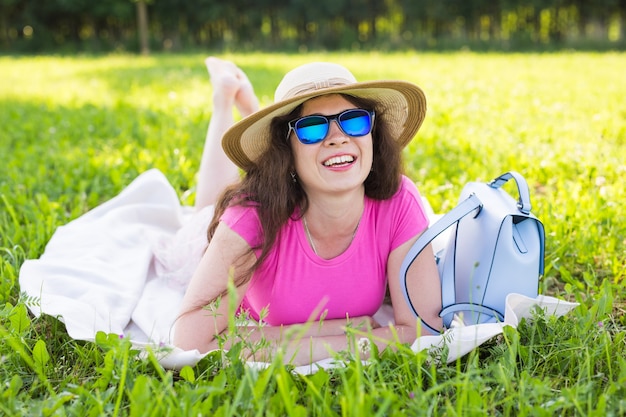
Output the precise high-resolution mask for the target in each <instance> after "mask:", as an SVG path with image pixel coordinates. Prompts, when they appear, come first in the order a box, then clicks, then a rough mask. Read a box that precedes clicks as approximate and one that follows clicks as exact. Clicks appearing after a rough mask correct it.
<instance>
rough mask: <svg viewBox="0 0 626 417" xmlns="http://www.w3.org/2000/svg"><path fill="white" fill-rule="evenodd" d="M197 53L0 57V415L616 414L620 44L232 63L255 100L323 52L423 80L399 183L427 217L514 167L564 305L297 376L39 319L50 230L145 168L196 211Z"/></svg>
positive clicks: (375, 72)
mask: <svg viewBox="0 0 626 417" xmlns="http://www.w3.org/2000/svg"><path fill="white" fill-rule="evenodd" d="M203 58H204V57H203V56H201V55H158V56H153V57H135V56H127V55H111V56H104V57H90V56H79V57H51V56H41V57H0V80H2V81H1V82H0V167H1V168H0V302H1V306H2V307H0V308H1V309H0V338H2V340H3V341H2V343H1V344H0V415H7V416H13V415H15V416H21V415H59V416H64V415H77V416H95V415H120V416H126V415H129V416H138V415H155V416H161V415H216V416H221V415H224V416H225V415H229V416H235V415H236V416H240V415H323V416H335V415H336V416H345V415H359V416H360V415H485V414H488V415H520V416H523V415H531V416H537V415H546V416H553V415H590V416H593V415H597V416H607V415H626V399H625V398H626V315H625V314H624V311H625V309H626V304H625V299H626V297H625V291H624V290H623V287H624V282H625V275H626V249H625V248H626V221H625V220H624V218H625V217H626V209H625V208H624V203H625V202H626V191H625V188H626V187H625V186H624V181H623V178H624V177H625V175H626V162H624V161H626V77H624V75H623V69H624V68H626V54H620V53H603V54H594V53H574V52H571V53H557V54H474V53H465V52H463V53H461V52H459V53H450V54H431V53H429V54H421V53H416V52H414V53H403V54H383V53H375V54H365V53H362V54H349V55H346V54H324V55H279V54H246V55H229V56H228V58H231V59H234V60H235V61H236V62H237V63H238V64H239V65H240V66H241V67H242V68H243V69H244V70H245V71H246V72H247V73H248V74H249V76H250V78H251V80H252V82H253V84H254V85H255V87H256V91H257V94H258V95H259V97H260V98H261V101H262V103H263V104H269V103H271V100H272V97H273V91H274V88H275V86H276V85H277V83H278V82H279V80H280V77H281V76H282V74H283V73H284V72H285V71H287V70H288V69H290V68H292V67H294V66H296V65H298V64H300V63H304V62H307V61H311V60H331V61H336V62H339V63H342V64H344V65H346V66H347V67H349V68H350V69H352V70H353V72H354V73H355V75H356V76H357V78H358V79H362V80H365V79H376V78H399V79H405V80H408V81H412V82H415V83H417V84H418V85H420V86H421V87H422V88H423V90H424V91H425V93H426V96H427V99H428V106H429V109H428V113H427V118H426V121H425V122H424V125H423V127H422V129H421V130H420V132H419V133H418V135H417V137H416V139H415V140H414V141H413V142H412V143H411V145H410V146H409V147H408V148H407V149H406V154H405V157H406V168H407V174H408V175H409V176H410V177H411V178H412V179H413V180H414V181H415V182H416V183H417V184H418V187H419V188H420V191H421V192H422V193H423V194H424V195H426V196H427V197H428V198H429V199H430V201H431V204H432V205H433V207H434V208H435V210H436V211H439V212H443V211H446V210H449V209H450V208H452V207H453V206H454V205H455V204H456V201H457V198H458V194H459V193H460V190H461V188H462V186H463V184H464V183H465V182H467V181H472V180H484V181H486V180H490V179H492V178H493V177H495V176H497V175H499V174H501V173H503V172H505V171H507V170H511V169H513V170H516V171H518V172H520V173H522V174H523V175H524V176H525V177H526V178H527V180H528V182H529V184H530V186H531V199H532V202H533V212H534V213H535V214H536V215H537V216H538V217H539V218H540V219H541V220H542V221H543V222H544V224H545V227H546V237H547V239H546V271H545V276H544V277H543V278H542V280H541V282H540V292H542V293H544V294H550V295H554V296H557V297H561V298H564V299H568V300H573V301H578V302H579V303H580V306H579V307H578V308H577V309H575V310H574V311H572V312H570V313H569V314H568V315H566V316H564V317H561V318H558V319H556V318H552V317H548V318H546V317H541V316H538V317H537V318H536V319H535V320H533V321H528V322H526V321H524V322H523V323H522V324H521V326H520V327H519V328H518V329H511V328H509V329H507V330H506V331H505V333H504V335H503V336H502V337H499V338H497V339H494V340H492V341H490V342H488V343H487V344H485V345H483V346H482V347H481V348H479V349H477V350H476V351H474V352H472V353H471V354H469V355H468V356H466V357H464V358H462V359H460V360H458V361H456V362H453V363H452V364H449V365H440V364H437V363H436V362H434V361H433V360H432V359H431V358H430V357H429V356H428V355H427V354H426V353H419V354H415V353H413V352H411V351H410V349H408V348H407V347H402V346H399V347H398V350H397V352H381V353H380V355H378V356H377V357H375V358H373V359H372V360H371V361H370V363H369V364H367V365H364V364H362V363H361V361H359V360H352V359H351V358H347V362H346V366H345V367H343V368H338V369H333V370H329V371H320V372H317V373H316V374H314V375H311V376H302V375H296V374H293V373H292V372H290V368H289V367H287V366H284V365H281V364H280V363H279V362H278V361H277V362H276V363H273V364H272V365H271V366H270V367H269V368H268V369H265V370H262V371H260V370H255V369H251V368H248V367H246V366H245V365H244V364H243V363H241V361H239V360H238V359H237V358H236V357H235V356H234V355H230V356H227V357H223V356H221V355H217V354H214V355H209V356H208V357H207V358H206V359H204V360H203V361H201V362H200V363H199V364H198V365H197V366H195V367H194V368H187V369H185V370H184V371H183V372H180V373H178V372H172V371H167V370H164V369H162V368H161V367H160V366H158V365H157V364H156V362H155V360H154V357H153V356H150V355H148V357H147V358H146V357H142V358H140V357H137V356H136V355H135V352H134V351H133V350H132V349H131V346H130V345H129V343H128V341H126V340H124V339H119V337H117V335H110V336H107V335H101V337H100V338H99V339H98V340H97V341H96V342H95V343H91V342H84V341H75V340H72V339H71V338H69V337H68V336H67V333H66V332H65V329H64V326H63V324H62V323H60V322H58V321H57V320H55V319H53V318H50V317H43V318H40V319H33V318H32V317H31V316H29V315H28V313H27V310H26V308H25V306H24V301H25V300H24V299H23V296H22V295H21V294H20V288H19V285H18V282H17V280H18V274H19V269H20V266H21V264H22V263H23V261H24V260H25V259H30V258H37V257H38V256H40V255H41V253H42V252H43V250H44V248H45V245H46V242H47V241H48V239H49V238H50V236H51V235H52V233H53V232H54V231H55V229H56V228H57V227H58V226H60V225H63V224H65V223H67V222H68V221H69V220H71V219H74V218H76V217H78V216H80V215H81V214H83V213H85V212H86V211H87V210H89V209H91V208H93V207H95V206H97V205H98V204H100V203H102V202H104V201H107V200H108V199H110V198H111V197H113V196H114V195H116V193H118V192H119V191H120V190H122V189H123V188H124V187H125V186H126V185H127V184H128V183H129V182H130V181H132V179H133V178H135V177H136V176H137V175H138V174H139V173H141V172H143V171H146V170H147V169H150V168H154V167H156V168H159V169H160V170H161V171H163V172H164V173H165V175H166V176H167V178H168V179H169V180H170V182H171V183H172V185H173V186H174V187H175V189H176V190H177V191H178V193H179V195H180V198H181V201H182V202H183V203H185V204H192V203H193V198H194V186H195V173H196V170H197V168H198V164H199V154H200V152H201V147H202V143H203V141H204V135H205V132H206V126H207V123H208V120H209V119H210V117H211V99H210V98H211V87H210V84H209V79H208V75H207V73H206V70H205V68H204V66H203Z"/></svg>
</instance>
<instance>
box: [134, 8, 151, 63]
mask: <svg viewBox="0 0 626 417" xmlns="http://www.w3.org/2000/svg"><path fill="white" fill-rule="evenodd" d="M137 31H138V32H139V48H140V51H141V55H148V54H149V53H150V45H149V43H148V39H149V33H148V7H147V5H146V2H145V0H138V1H137Z"/></svg>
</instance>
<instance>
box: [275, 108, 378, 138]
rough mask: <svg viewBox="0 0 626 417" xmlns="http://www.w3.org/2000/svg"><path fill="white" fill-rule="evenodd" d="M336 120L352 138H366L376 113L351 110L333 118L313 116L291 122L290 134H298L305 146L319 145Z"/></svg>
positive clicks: (340, 127)
mask: <svg viewBox="0 0 626 417" xmlns="http://www.w3.org/2000/svg"><path fill="white" fill-rule="evenodd" d="M333 120H335V121H336V122H337V125H339V129H341V131H342V132H343V133H345V134H346V135H348V136H351V137H358V136H365V135H367V134H368V133H370V132H371V131H372V124H373V123H374V111H369V110H364V109H350V110H346V111H343V112H341V113H339V114H335V115H333V116H322V115H311V116H304V117H301V118H299V119H295V120H292V121H290V122H289V132H287V139H289V135H291V131H292V130H293V131H294V132H296V136H297V137H298V140H299V141H300V142H302V143H303V144H305V145H312V144H315V143H319V142H321V141H323V140H324V139H325V138H326V135H328V131H329V130H330V122H331V121H333Z"/></svg>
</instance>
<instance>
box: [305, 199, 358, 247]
mask: <svg viewBox="0 0 626 417" xmlns="http://www.w3.org/2000/svg"><path fill="white" fill-rule="evenodd" d="M364 205H365V192H364V189H363V188H362V189H360V190H356V191H355V192H354V193H348V194H342V195H341V196H334V195H332V196H324V197H321V196H309V207H308V209H307V211H306V213H304V219H303V223H304V227H305V232H306V233H307V238H308V239H309V244H310V245H311V247H312V249H313V250H314V251H315V252H316V253H317V254H318V255H319V256H320V257H322V258H326V259H330V258H334V257H336V256H338V255H340V254H341V253H343V252H344V251H345V250H346V249H347V248H348V247H349V246H350V244H351V243H352V240H353V239H354V236H355V235H356V232H357V229H358V226H359V223H360V221H361V216H362V215H363V208H364Z"/></svg>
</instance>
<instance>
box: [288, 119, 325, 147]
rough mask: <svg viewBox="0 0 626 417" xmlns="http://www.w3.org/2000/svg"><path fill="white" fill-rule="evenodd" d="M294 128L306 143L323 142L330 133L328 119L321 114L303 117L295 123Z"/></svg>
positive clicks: (299, 137) (301, 140)
mask: <svg viewBox="0 0 626 417" xmlns="http://www.w3.org/2000/svg"><path fill="white" fill-rule="evenodd" d="M294 129H295V131H296V135H297V136H298V139H300V142H302V143H304V144H313V143H317V142H321V141H322V140H324V138H325V137H326V134H327V133H328V120H327V119H326V118H325V117H321V116H308V117H303V118H302V119H300V120H298V121H297V122H296V123H295V126H294Z"/></svg>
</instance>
